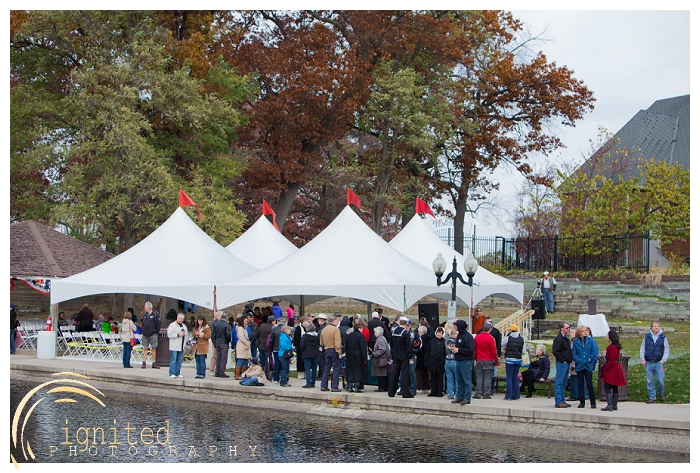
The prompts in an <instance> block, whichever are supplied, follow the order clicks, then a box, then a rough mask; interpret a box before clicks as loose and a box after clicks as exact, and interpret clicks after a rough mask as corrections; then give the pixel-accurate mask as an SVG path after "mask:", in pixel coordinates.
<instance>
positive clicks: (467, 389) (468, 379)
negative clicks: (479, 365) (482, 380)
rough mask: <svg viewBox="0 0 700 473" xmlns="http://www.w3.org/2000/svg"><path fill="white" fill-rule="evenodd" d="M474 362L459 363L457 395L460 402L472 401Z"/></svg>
mask: <svg viewBox="0 0 700 473" xmlns="http://www.w3.org/2000/svg"><path fill="white" fill-rule="evenodd" d="M472 363H473V361H472V360H462V361H457V394H456V395H455V398H456V399H459V400H460V401H470V402H471V400H472Z"/></svg>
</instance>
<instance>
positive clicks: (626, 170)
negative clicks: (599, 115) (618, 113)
mask: <svg viewBox="0 0 700 473" xmlns="http://www.w3.org/2000/svg"><path fill="white" fill-rule="evenodd" d="M623 149H624V150H626V151H627V154H626V156H627V159H626V162H617V163H615V162H613V161H615V160H625V158H620V156H625V154H624V153H619V152H616V150H623ZM651 158H653V159H655V160H657V161H658V160H663V161H667V162H669V163H679V164H680V165H681V166H683V169H690V95H682V96H680V97H672V98H668V99H662V100H657V101H656V102H654V104H653V105H652V106H651V107H649V108H648V109H647V110H640V111H639V112H637V114H636V115H635V116H634V117H632V119H631V120H630V121H629V122H627V123H626V124H625V126H623V127H622V128H621V129H620V130H619V131H618V132H617V133H616V134H615V137H614V142H613V141H612V140H611V141H610V142H608V143H606V145H604V146H603V147H601V148H600V149H599V150H598V151H596V152H595V153H594V154H593V156H591V157H590V158H589V159H588V161H586V162H585V163H584V164H583V165H582V166H581V168H580V169H579V171H578V172H587V171H588V170H589V169H590V166H592V163H596V162H598V161H599V162H600V165H599V166H596V169H595V170H594V171H593V172H594V173H599V174H601V175H603V176H605V177H608V178H610V177H613V175H615V176H619V177H623V178H624V179H629V178H631V177H639V176H640V173H639V165H640V164H641V162H642V161H643V160H648V159H651Z"/></svg>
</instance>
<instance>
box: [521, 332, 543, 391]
mask: <svg viewBox="0 0 700 473" xmlns="http://www.w3.org/2000/svg"><path fill="white" fill-rule="evenodd" d="M522 375H523V382H522V384H521V385H520V392H521V393H524V392H525V387H526V386H527V396H525V397H532V393H533V392H535V381H544V380H546V379H547V377H548V376H549V357H548V356H547V348H545V346H544V345H539V346H538V347H537V348H536V349H535V357H534V358H533V359H531V360H530V366H529V367H528V368H527V369H526V370H525V371H523V372H522Z"/></svg>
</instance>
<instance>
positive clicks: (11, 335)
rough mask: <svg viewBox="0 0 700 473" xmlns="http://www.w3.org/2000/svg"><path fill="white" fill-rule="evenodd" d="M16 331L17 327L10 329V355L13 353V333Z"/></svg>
mask: <svg viewBox="0 0 700 473" xmlns="http://www.w3.org/2000/svg"><path fill="white" fill-rule="evenodd" d="M16 332H17V329H14V328H11V329H10V355H14V354H15V333H16Z"/></svg>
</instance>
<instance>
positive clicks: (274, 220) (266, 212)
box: [262, 199, 280, 232]
mask: <svg viewBox="0 0 700 473" xmlns="http://www.w3.org/2000/svg"><path fill="white" fill-rule="evenodd" d="M262 213H263V215H272V224H273V225H274V226H275V229H277V231H278V232H279V231H280V229H279V227H278V226H277V215H275V211H274V210H272V207H270V204H268V203H267V202H266V201H265V199H263V210H262Z"/></svg>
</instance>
